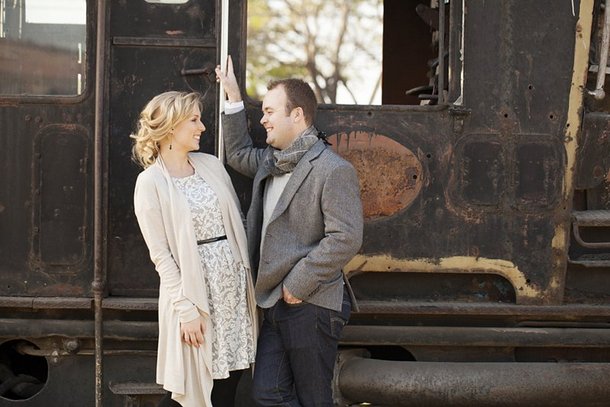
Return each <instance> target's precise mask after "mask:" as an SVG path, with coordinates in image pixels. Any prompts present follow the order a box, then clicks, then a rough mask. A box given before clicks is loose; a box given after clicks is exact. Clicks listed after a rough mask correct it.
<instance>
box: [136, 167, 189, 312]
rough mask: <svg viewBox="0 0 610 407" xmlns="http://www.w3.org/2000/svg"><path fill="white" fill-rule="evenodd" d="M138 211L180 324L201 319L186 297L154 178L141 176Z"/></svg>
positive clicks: (157, 268) (152, 256) (145, 236)
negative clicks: (170, 244)
mask: <svg viewBox="0 0 610 407" xmlns="http://www.w3.org/2000/svg"><path fill="white" fill-rule="evenodd" d="M134 209H135V213H136V217H137V219H138V224H139V226H140V230H141V232H142V236H143V237H144V241H145V242H146V246H147V247H148V251H149V253H150V259H151V260H152V262H153V263H154V265H155V269H156V270H157V273H159V278H160V281H161V285H162V286H163V287H164V288H165V289H166V290H167V292H168V294H169V296H170V298H171V303H172V305H173V306H174V308H175V309H176V311H177V312H178V315H179V318H180V322H189V321H192V320H194V319H196V318H197V317H199V311H198V310H197V307H196V306H195V305H194V304H193V303H192V302H191V301H190V300H189V299H188V298H186V297H185V296H184V292H183V288H182V278H181V274H180V269H179V267H178V264H176V261H175V260H174V257H173V256H172V253H171V250H170V246H169V242H168V239H167V232H166V230H165V225H164V222H163V214H162V211H161V204H160V201H159V196H158V191H157V188H156V186H155V184H154V181H153V180H152V179H150V177H146V176H142V174H141V175H140V176H138V179H137V181H136V187H135V192H134Z"/></svg>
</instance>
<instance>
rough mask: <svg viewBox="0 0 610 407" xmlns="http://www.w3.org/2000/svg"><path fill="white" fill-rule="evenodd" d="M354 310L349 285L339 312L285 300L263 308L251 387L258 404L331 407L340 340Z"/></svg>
mask: <svg viewBox="0 0 610 407" xmlns="http://www.w3.org/2000/svg"><path fill="white" fill-rule="evenodd" d="M350 312H351V301H350V298H349V295H348V294H347V290H345V289H344V293H343V304H342V309H341V312H337V311H333V310H329V309H326V308H322V307H318V306H317V305H313V304H308V303H306V302H302V303H300V304H294V305H291V304H287V303H285V302H284V301H283V300H279V301H278V302H277V303H276V304H275V305H274V306H273V307H271V308H267V309H265V310H264V319H263V326H262V328H261V332H260V335H259V338H258V349H257V353H256V365H255V367H254V383H253V388H252V392H253V397H254V400H255V402H256V404H257V405H258V406H284V407H300V406H303V407H324V406H329V407H331V406H332V405H333V401H332V387H331V382H332V378H333V369H334V366H335V359H336V357H337V345H338V342H339V337H340V336H341V331H342V330H343V327H344V325H345V323H346V322H347V320H348V318H349V314H350Z"/></svg>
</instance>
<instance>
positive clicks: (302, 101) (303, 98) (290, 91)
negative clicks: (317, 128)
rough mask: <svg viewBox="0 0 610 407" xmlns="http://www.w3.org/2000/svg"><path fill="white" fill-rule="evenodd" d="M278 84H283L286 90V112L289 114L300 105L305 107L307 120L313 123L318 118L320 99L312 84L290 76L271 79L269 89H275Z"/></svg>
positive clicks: (308, 122)
mask: <svg viewBox="0 0 610 407" xmlns="http://www.w3.org/2000/svg"><path fill="white" fill-rule="evenodd" d="M278 86H283V87H284V92H286V100H287V101H286V114H287V115H288V114H290V112H292V109H294V108H296V107H300V108H301V109H303V115H304V116H305V122H306V123H307V124H308V125H312V124H313V122H314V120H315V119H316V109H317V107H318V101H317V100H316V95H315V94H314V93H313V90H311V86H309V85H308V84H307V83H306V82H304V81H302V80H301V79H294V78H290V79H280V80H275V81H271V82H270V83H269V85H267V90H272V89H275V88H277V87H278Z"/></svg>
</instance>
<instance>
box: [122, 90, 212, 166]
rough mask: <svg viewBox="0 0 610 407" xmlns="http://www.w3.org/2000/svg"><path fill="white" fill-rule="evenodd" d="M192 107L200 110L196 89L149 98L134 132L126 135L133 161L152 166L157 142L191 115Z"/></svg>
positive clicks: (155, 157) (156, 154) (199, 98)
mask: <svg viewBox="0 0 610 407" xmlns="http://www.w3.org/2000/svg"><path fill="white" fill-rule="evenodd" d="M195 106H198V107H199V110H201V109H202V103H201V95H200V94H199V93H197V92H192V93H188V92H177V91H169V92H165V93H161V94H160V95H157V96H155V97H154V98H152V99H151V100H150V102H148V103H147V104H146V106H145V107H144V109H143V110H142V112H140V119H139V120H138V124H137V130H136V132H135V133H134V134H131V135H130V136H129V137H131V138H132V139H133V140H134V142H133V147H132V158H133V160H134V161H135V162H136V163H138V164H140V165H141V166H142V167H143V168H147V167H149V166H150V165H152V164H153V163H154V162H155V161H156V159H157V157H158V155H159V146H160V142H161V141H162V140H163V139H165V138H166V137H168V136H169V135H170V133H171V131H172V130H173V129H174V127H176V126H177V125H178V124H179V123H180V122H182V121H183V120H185V119H187V118H188V117H189V116H190V115H191V113H192V111H193V109H194V107H195Z"/></svg>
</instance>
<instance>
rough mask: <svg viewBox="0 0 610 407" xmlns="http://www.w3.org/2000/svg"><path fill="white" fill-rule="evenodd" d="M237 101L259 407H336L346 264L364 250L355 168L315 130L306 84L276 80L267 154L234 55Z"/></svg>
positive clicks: (266, 108) (234, 153) (234, 133)
mask: <svg viewBox="0 0 610 407" xmlns="http://www.w3.org/2000/svg"><path fill="white" fill-rule="evenodd" d="M216 75H217V79H218V81H221V82H222V83H223V85H224V89H225V92H226V96H227V98H228V102H227V104H226V106H225V115H224V117H223V134H224V141H225V145H226V157H227V162H228V164H229V165H230V166H231V167H233V168H234V169H235V170H237V171H239V172H241V173H242V174H244V175H246V176H249V177H251V178H254V183H253V189H252V202H251V204H250V209H249V211H248V217H247V226H248V228H247V230H248V248H249V251H250V256H251V258H252V265H253V268H254V269H255V273H256V284H255V293H256V300H257V303H258V305H259V306H260V307H261V308H262V309H263V314H264V319H263V325H262V327H261V332H260V335H259V340H258V349H257V356H256V365H255V366H256V367H255V369H254V381H253V396H254V399H255V401H256V403H257V405H259V406H295V407H296V406H311V407H314V406H315V407H321V406H332V405H333V402H332V388H331V382H332V377H333V368H334V363H335V359H336V356H337V346H338V341H339V337H340V335H341V331H342V329H343V326H344V325H345V323H346V322H347V320H348V318H349V314H350V310H351V301H350V297H349V295H348V294H347V292H346V289H345V287H344V281H343V273H342V270H341V269H342V267H343V266H344V265H345V264H346V263H347V262H348V261H349V260H350V259H351V258H352V257H353V256H354V255H355V254H356V253H357V252H358V250H359V249H360V245H361V244H362V228H363V225H362V224H363V220H362V204H361V202H360V190H359V184H358V178H357V176H356V172H355V170H354V168H353V167H352V166H351V165H350V164H349V163H348V162H347V161H345V160H344V159H342V158H341V157H339V156H338V155H336V154H335V153H334V152H333V151H332V150H331V149H330V148H328V146H327V145H326V144H325V143H324V141H323V140H320V139H319V138H318V135H319V132H318V131H317V130H316V128H315V127H314V126H313V122H314V118H315V112H316V108H317V102H316V99H315V95H314V94H313V91H312V90H311V88H310V87H309V85H307V84H306V83H305V82H303V81H301V80H297V79H287V80H281V81H276V82H272V83H271V84H270V85H269V87H268V92H267V94H266V95H265V97H264V99H263V118H262V119H261V121H260V122H261V124H262V125H263V126H264V127H265V130H266V131H267V139H266V142H267V144H268V145H269V146H268V147H267V148H265V149H259V148H254V147H253V145H252V140H251V138H250V136H249V133H248V128H247V120H246V114H245V110H244V107H243V101H242V99H241V93H240V89H239V86H238V85H237V80H236V78H235V74H234V72H233V64H232V61H231V59H230V58H229V59H228V62H227V71H226V73H225V72H222V70H221V69H220V67H217V68H216Z"/></svg>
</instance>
